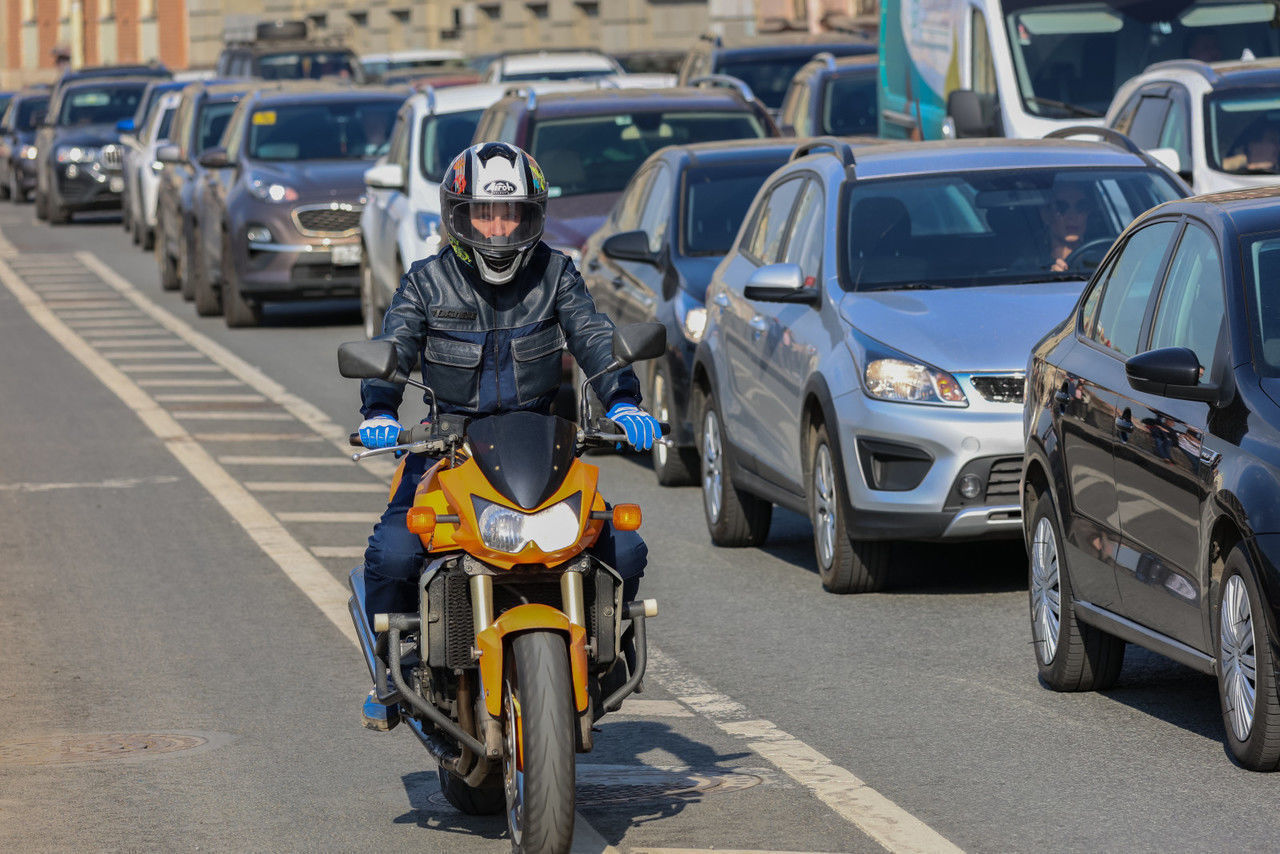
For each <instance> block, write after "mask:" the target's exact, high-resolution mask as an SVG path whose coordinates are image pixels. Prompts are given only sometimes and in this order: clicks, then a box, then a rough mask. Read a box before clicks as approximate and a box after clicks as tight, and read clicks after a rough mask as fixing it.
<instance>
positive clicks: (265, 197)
mask: <svg viewBox="0 0 1280 854" xmlns="http://www.w3.org/2000/svg"><path fill="white" fill-rule="evenodd" d="M249 192H250V193H253V195H254V196H256V197H257V198H259V199H262V201H264V202H296V201H297V200H298V191H297V190H295V189H293V187H290V186H287V185H285V184H280V183H277V182H275V181H267V180H264V179H262V178H254V179H253V180H251V181H250V182H249Z"/></svg>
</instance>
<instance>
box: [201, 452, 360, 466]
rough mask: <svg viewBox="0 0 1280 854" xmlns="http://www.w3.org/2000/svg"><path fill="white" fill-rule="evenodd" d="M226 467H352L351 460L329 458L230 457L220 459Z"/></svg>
mask: <svg viewBox="0 0 1280 854" xmlns="http://www.w3.org/2000/svg"><path fill="white" fill-rule="evenodd" d="M218 462H220V463H222V464H223V465H224V466H344V467H345V466H350V465H351V461H350V460H343V459H331V458H329V457H286V456H283V455H282V456H278V457H252V456H230V457H218Z"/></svg>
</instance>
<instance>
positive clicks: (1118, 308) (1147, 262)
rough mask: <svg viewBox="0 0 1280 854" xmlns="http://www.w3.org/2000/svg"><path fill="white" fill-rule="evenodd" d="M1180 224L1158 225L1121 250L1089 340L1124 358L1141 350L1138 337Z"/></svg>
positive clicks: (1088, 332)
mask: <svg viewBox="0 0 1280 854" xmlns="http://www.w3.org/2000/svg"><path fill="white" fill-rule="evenodd" d="M1179 227H1180V226H1179V225H1178V223H1176V222H1168V221H1166V222H1158V223H1156V224H1154V225H1149V226H1147V227H1146V228H1143V229H1141V230H1139V231H1137V232H1135V233H1134V234H1133V236H1132V237H1130V238H1129V241H1128V242H1127V243H1126V244H1125V245H1124V248H1123V249H1122V250H1121V251H1120V257H1119V258H1118V259H1117V260H1116V263H1115V265H1114V266H1113V267H1112V268H1111V273H1110V275H1109V276H1108V277H1107V281H1106V284H1105V285H1104V286H1103V287H1104V290H1103V292H1102V302H1101V304H1100V305H1099V306H1098V315H1097V318H1096V319H1095V320H1094V322H1093V323H1092V325H1091V326H1090V327H1086V329H1085V337H1087V338H1090V339H1092V340H1094V341H1097V342H1098V343H1099V344H1101V345H1102V346H1104V347H1109V348H1110V349H1112V350H1115V351H1116V352H1117V353H1119V354H1120V355H1122V356H1132V355H1133V354H1134V353H1136V352H1137V351H1138V335H1139V333H1140V332H1141V331H1142V320H1143V318H1144V317H1145V316H1146V313H1147V303H1148V302H1149V301H1150V297H1151V291H1152V289H1153V288H1154V287H1155V284H1156V276H1157V275H1159V273H1160V264H1161V262H1162V261H1163V260H1164V256H1165V250H1166V249H1168V247H1169V243H1170V241H1172V240H1173V238H1174V236H1175V235H1176V234H1177V231H1178V228H1179Z"/></svg>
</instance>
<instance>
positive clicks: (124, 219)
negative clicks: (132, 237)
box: [120, 192, 133, 232]
mask: <svg viewBox="0 0 1280 854" xmlns="http://www.w3.org/2000/svg"><path fill="white" fill-rule="evenodd" d="M120 227H121V228H123V229H124V230H125V231H128V232H132V231H133V212H132V210H131V208H130V202H129V194H128V193H127V192H126V193H124V194H123V195H122V196H121V197H120Z"/></svg>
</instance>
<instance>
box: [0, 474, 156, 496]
mask: <svg viewBox="0 0 1280 854" xmlns="http://www.w3.org/2000/svg"><path fill="white" fill-rule="evenodd" d="M177 482H178V478H176V477H173V476H171V475H156V476H155V477H119V478H113V479H111V480H100V481H97V482H96V483H0V492H50V491H52V490H55V489H129V488H131V487H134V486H152V485H154V484H158V483H177Z"/></svg>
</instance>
